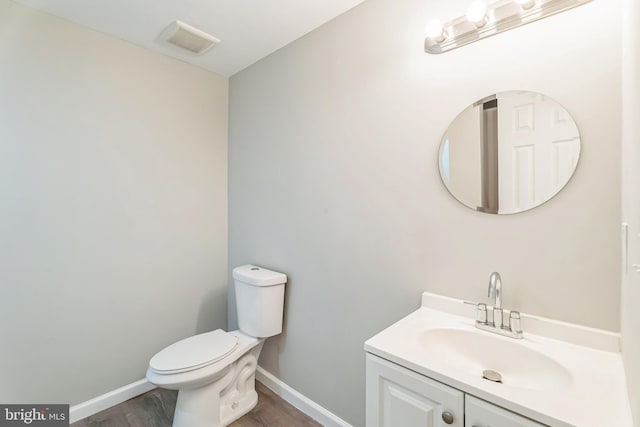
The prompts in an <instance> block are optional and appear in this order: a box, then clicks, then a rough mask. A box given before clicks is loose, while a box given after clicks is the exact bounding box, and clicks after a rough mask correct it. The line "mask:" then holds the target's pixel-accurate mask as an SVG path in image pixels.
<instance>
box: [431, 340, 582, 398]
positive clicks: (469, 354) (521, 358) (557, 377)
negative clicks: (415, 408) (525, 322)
mask: <svg viewBox="0 0 640 427" xmlns="http://www.w3.org/2000/svg"><path fill="white" fill-rule="evenodd" d="M419 339H420V345H421V347H422V348H423V349H424V351H425V355H426V357H427V358H428V359H429V360H430V361H431V363H434V364H438V365H440V366H443V367H446V368H449V369H450V370H453V371H454V372H457V373H461V374H465V375H470V376H473V377H476V378H482V377H483V371H485V370H492V371H496V372H498V373H499V374H500V375H501V376H502V383H501V384H500V385H501V386H505V387H507V386H508V387H516V388H522V389H530V390H549V389H557V388H559V387H566V386H568V385H570V384H571V375H570V374H569V372H568V371H567V370H566V369H565V368H564V367H563V366H562V365H560V364H559V363H557V362H556V361H554V360H553V359H551V358H549V357H547V356H546V355H544V354H542V353H540V352H538V351H535V350H532V349H530V348H528V347H526V346H524V345H523V344H522V342H520V341H516V340H512V339H511V338H505V337H500V336H498V335H492V334H491V333H489V332H483V331H479V330H478V331H475V330H474V331H469V330H463V329H453V328H451V329H449V328H443V329H430V330H427V331H425V332H423V333H422V334H421V335H420V338H419ZM449 369H448V370H449ZM487 381H489V380H487Z"/></svg>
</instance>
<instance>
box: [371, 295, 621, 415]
mask: <svg viewBox="0 0 640 427" xmlns="http://www.w3.org/2000/svg"><path fill="white" fill-rule="evenodd" d="M454 313H455V314H454ZM474 315H475V307H474V306H471V305H467V304H465V303H464V302H463V301H461V300H455V299H451V298H446V297H441V296H437V295H433V294H426V293H425V294H424V295H423V304H422V307H421V308H420V309H418V310H417V311H415V312H413V313H411V314H410V315H408V316H407V317H405V318H404V319H402V320H400V321H398V322H397V323H395V324H393V325H392V326H390V327H389V328H387V329H385V330H384V331H382V332H380V333H379V334H377V335H376V336H374V337H373V338H371V339H369V340H368V341H367V342H366V343H365V350H366V351H367V352H369V353H372V354H375V355H377V356H379V357H382V358H384V359H387V360H389V361H391V362H394V363H397V364H398V365H401V366H404V367H406V368H408V369H411V370H413V371H415V372H418V373H420V374H423V375H425V376H427V377H430V378H432V379H435V380H437V381H440V382H443V383H445V384H448V385H450V386H452V387H454V388H457V389H459V390H461V391H464V392H465V393H469V394H471V395H474V396H476V397H479V398H481V399H484V400H487V401H489V402H491V403H494V404H496V405H498V406H502V407H503V408H506V409H509V410H511V411H514V412H516V413H519V414H522V415H524V416H526V417H529V418H531V419H534V420H536V421H538V422H541V423H544V424H548V425H550V426H554V427H555V426H558V427H570V426H573V427H632V421H631V414H630V409H629V400H628V396H627V390H626V382H625V377H624V368H623V365H622V358H621V355H620V353H619V351H618V348H619V336H618V334H613V333H610V332H606V331H599V330H595V329H591V328H585V327H581V326H578V325H571V324H567V323H563V322H557V321H553V320H549V319H544V318H539V317H535V316H527V315H525V314H523V327H522V328H523V330H524V333H525V338H524V339H522V340H514V339H512V338H506V337H501V336H499V335H496V334H491V333H489V332H483V331H478V330H477V329H476V328H475V318H474V317H473V316H474ZM525 320H526V321H525ZM528 326H531V328H530V329H535V331H536V333H537V335H536V334H532V333H528V332H527V331H528V329H527V327H528ZM442 328H448V329H461V330H468V331H478V332H479V333H484V334H490V335H492V336H495V337H496V338H497V339H502V340H510V341H515V342H517V343H518V344H519V345H522V346H524V347H527V348H529V349H531V350H534V351H537V352H539V353H542V354H544V355H546V356H547V357H549V358H551V359H553V360H554V361H556V362H557V363H559V364H560V365H562V366H563V367H564V368H565V369H566V370H567V371H568V372H569V374H570V376H571V381H569V383H568V384H566V385H563V386H562V387H557V388H550V389H549V388H547V389H545V390H535V389H525V388H518V387H513V386H505V385H504V384H500V383H492V382H490V381H487V380H484V379H482V378H481V376H479V375H478V376H471V375H469V374H468V373H467V372H463V371H461V370H459V369H453V367H452V366H451V365H448V364H446V363H437V362H434V359H433V357H430V356H429V352H430V351H432V350H431V349H429V348H425V346H424V344H423V343H421V339H420V337H421V336H422V335H423V334H424V333H425V332H427V331H429V330H432V329H442ZM543 334H544V335H543ZM549 336H553V337H555V338H557V337H558V336H562V337H567V339H568V340H571V341H574V343H570V342H567V341H561V340H559V339H554V338H550V337H549ZM576 342H577V343H576ZM433 351H437V349H433ZM505 357H509V355H508V354H505Z"/></svg>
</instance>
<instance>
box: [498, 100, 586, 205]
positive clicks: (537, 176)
mask: <svg viewBox="0 0 640 427" xmlns="http://www.w3.org/2000/svg"><path fill="white" fill-rule="evenodd" d="M497 104H498V139H499V141H500V143H499V145H498V147H499V149H498V193H499V200H500V202H499V213H516V212H521V211H523V210H527V209H530V208H531V206H537V205H539V204H541V203H544V202H545V201H547V200H548V199H549V198H551V197H552V196H553V195H554V194H556V193H557V192H558V191H560V190H561V189H562V187H564V185H565V184H566V183H567V181H569V178H571V175H572V174H573V171H574V170H575V168H576V166H577V163H578V156H579V153H580V135H579V133H578V128H577V127H576V125H575V123H574V122H573V120H572V119H571V117H570V116H569V114H568V113H567V112H566V110H565V109H564V108H562V107H561V106H560V105H558V104H557V103H556V102H555V101H552V100H549V99H548V98H546V97H545V96H544V95H542V94H539V93H533V92H516V93H510V94H509V96H506V97H504V96H498V103H497Z"/></svg>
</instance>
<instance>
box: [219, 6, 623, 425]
mask: <svg viewBox="0 0 640 427" xmlns="http://www.w3.org/2000/svg"><path fill="white" fill-rule="evenodd" d="M466 4H467V1H466V0H456V1H452V2H435V1H431V2H430V1H425V0H369V1H367V2H365V3H363V4H362V5H360V6H358V7H356V8H355V9H353V10H351V11H350V12H348V13H346V14H344V15H342V16H340V17H338V18H337V19H335V20H333V21H331V22H330V23H328V24H326V25H324V26H323V27H321V28H320V29H318V30H316V31H314V32H312V33H310V34H308V35H306V36H305V37H303V38H301V39H299V40H297V41H296V42H294V43H292V44H290V45H289V46H287V47H285V48H283V49H281V50H280V51H278V52H276V53H274V54H272V55H270V56H269V57H267V58H265V59H263V60H261V61H260V62H258V63H256V64H254V65H253V66H251V67H249V68H248V69H246V70H244V71H242V72H240V73H239V74H237V75H235V76H233V77H232V78H231V86H230V94H231V95H230V122H229V132H230V134H229V171H230V173H229V194H230V197H229V233H230V235H229V236H230V245H229V247H230V249H229V267H230V268H232V267H233V266H235V265H239V264H243V263H247V262H252V263H256V264H259V265H263V266H265V267H268V268H272V269H275V270H279V271H283V272H285V273H287V274H288V275H289V277H290V282H289V284H288V288H287V303H286V315H285V316H286V317H285V331H284V333H283V334H282V335H281V336H279V337H276V338H272V339H270V340H269V341H268V343H267V345H266V347H265V349H264V351H263V356H262V358H261V362H260V363H261V365H262V366H263V367H264V368H266V369H267V370H268V371H270V372H272V373H274V374H276V375H277V376H278V377H280V378H281V379H282V380H283V381H284V382H285V383H287V384H289V385H290V386H292V387H294V388H295V389H297V390H298V391H300V392H302V393H303V394H305V395H307V396H308V397H310V398H311V399H313V400H314V401H316V402H318V403H319V404H320V405H322V406H324V407H326V408H328V409H329V410H331V411H333V412H334V413H336V414H337V415H339V416H340V417H343V418H344V419H345V420H347V421H349V422H351V423H353V424H354V425H358V426H361V425H363V424H364V353H363V350H362V346H363V342H364V341H365V340H366V339H367V338H368V337H370V336H372V335H373V334H375V333H376V332H377V331H380V330H381V329H382V328H384V327H386V326H387V325H389V324H391V323H392V322H394V321H396V320H398V319H399V318H401V317H403V316H404V315H406V314H408V313H409V312H411V311H412V310H414V309H416V308H417V307H418V305H419V299H420V293H421V292H422V291H430V292H436V293H439V294H444V295H448V296H452V297H457V298H464V299H467V300H474V301H486V299H485V298H486V288H487V279H488V277H489V274H490V273H491V272H492V271H494V270H497V271H500V272H501V273H502V276H503V279H504V285H505V299H504V302H505V305H506V306H507V307H512V308H515V309H519V310H522V311H525V312H530V313H536V314H539V315H542V316H547V317H551V318H555V319H560V320H564V321H568V322H575V323H579V324H583V325H587V326H592V327H596V328H603V329H607V330H614V331H617V330H619V326H620V325H619V323H620V320H619V317H620V315H619V310H620V272H619V271H620V267H619V265H620V263H619V260H620V244H619V236H620V232H619V222H620V215H621V209H620V172H619V171H620V143H619V141H620V114H621V81H620V80H621V78H620V67H621V65H620V63H621V52H620V37H621V34H620V25H619V24H620V19H621V13H620V9H621V4H620V1H618V0H614V1H596V2H592V3H589V4H587V5H584V6H581V7H579V8H577V9H575V10H572V11H570V12H568V13H564V14H560V15H556V16H553V17H550V18H548V19H545V20H543V21H539V22H537V23H535V24H531V25H527V26H524V27H521V28H519V29H517V30H514V31H510V32H508V33H504V34H501V35H499V36H495V37H492V38H490V39H487V40H483V41H481V42H478V43H475V44H473V45H470V46H467V47H464V48H462V49H458V50H455V51H452V52H449V53H446V54H443V55H436V56H434V55H428V54H425V53H424V52H423V40H424V37H423V28H424V23H425V22H426V21H427V19H429V18H432V17H440V18H441V19H444V20H446V19H448V18H450V17H454V16H459V15H462V14H463V13H464V9H465V7H466ZM594 28H598V30H597V31H594ZM510 89H524V90H532V91H537V92H541V93H544V94H547V95H549V96H550V97H552V98H553V99H555V100H557V101H558V102H560V103H561V104H562V105H563V106H564V107H565V108H566V109H567V110H568V111H569V112H570V113H571V114H572V116H573V117H574V119H575V121H576V122H577V124H578V127H579V129H580V131H581V134H582V136H583V139H582V143H583V146H582V157H581V160H580V164H579V166H578V169H577V171H576V174H575V176H574V178H573V179H572V180H571V181H570V182H569V184H568V185H567V187H566V188H565V189H564V190H563V191H562V193H561V194H560V195H559V196H557V197H555V198H554V199H552V200H551V201H549V202H548V203H546V204H545V205H543V206H542V207H539V208H537V209H534V210H532V211H529V212H525V213H522V214H518V215H512V216H500V217H498V216H491V215H487V214H481V213H477V212H474V211H472V210H470V209H467V208H465V207H463V206H462V205H461V204H460V203H458V202H457V201H455V200H454V199H452V198H451V196H450V195H449V193H448V192H447V190H446V189H445V188H444V186H443V185H442V183H441V182H440V177H439V173H438V169H437V153H438V143H439V141H440V138H441V136H442V134H443V132H444V131H445V130H446V128H447V126H448V124H449V123H450V121H451V120H453V118H455V116H456V115H457V114H458V113H459V112H460V111H462V110H463V109H464V108H465V107H466V106H467V105H469V104H470V103H472V102H474V101H476V100H478V99H480V98H482V97H484V96H487V95H489V94H492V93H495V92H500V91H504V90H510ZM230 298H231V301H233V294H232V293H231V294H230ZM234 325H235V319H234V313H233V312H230V326H231V327H233V326H234Z"/></svg>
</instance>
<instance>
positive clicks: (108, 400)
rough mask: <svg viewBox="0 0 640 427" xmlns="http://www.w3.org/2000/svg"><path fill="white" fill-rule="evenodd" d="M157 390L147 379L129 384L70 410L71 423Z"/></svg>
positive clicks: (74, 406)
mask: <svg viewBox="0 0 640 427" xmlns="http://www.w3.org/2000/svg"><path fill="white" fill-rule="evenodd" d="M154 388H156V386H154V385H153V384H151V383H150V382H148V381H147V380H146V379H142V380H140V381H136V382H135V383H131V384H128V385H126V386H124V387H120V388H119V389H116V390H113V391H110V392H108V393H105V394H103V395H102V396H98V397H95V398H93V399H91V400H87V401H86V402H82V403H79V404H77V405H73V406H72V407H71V408H69V422H70V423H74V422H76V421H78V420H81V419H83V418H87V417H88V416H91V415H93V414H97V413H98V412H100V411H104V410H105V409H108V408H111V407H112V406H116V405H117V404H119V403H122V402H124V401H125V400H129V399H131V398H132V397H136V396H139V395H141V394H144V393H146V392H148V391H150V390H153V389H154Z"/></svg>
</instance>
